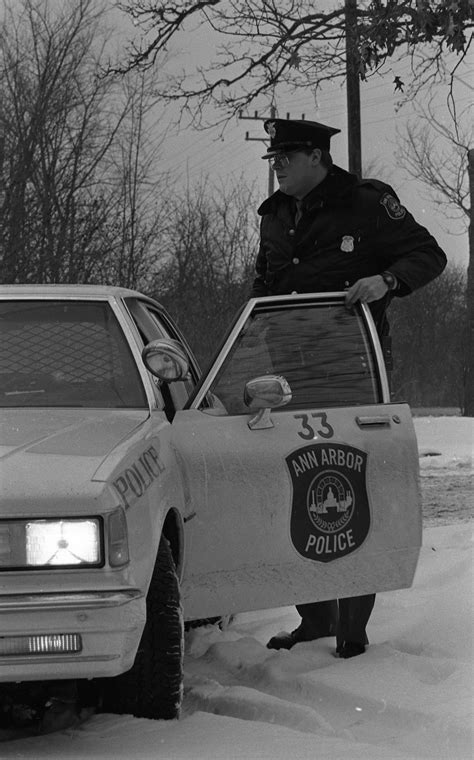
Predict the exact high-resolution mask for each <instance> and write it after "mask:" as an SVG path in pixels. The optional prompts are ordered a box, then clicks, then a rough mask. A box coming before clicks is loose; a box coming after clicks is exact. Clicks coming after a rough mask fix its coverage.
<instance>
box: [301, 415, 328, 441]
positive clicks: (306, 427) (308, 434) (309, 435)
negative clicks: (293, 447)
mask: <svg viewBox="0 0 474 760" xmlns="http://www.w3.org/2000/svg"><path fill="white" fill-rule="evenodd" d="M311 417H312V418H313V419H320V420H321V425H320V427H318V428H316V430H315V429H314V428H313V427H312V426H311V425H310V424H309V416H308V415H307V414H295V415H294V418H295V420H301V427H302V428H303V432H301V431H298V435H299V437H300V438H304V440H305V441H311V440H313V438H315V437H316V436H317V435H319V436H321V438H332V437H333V435H334V428H332V427H331V425H330V424H329V423H328V416H327V414H326V412H314V413H312V414H311Z"/></svg>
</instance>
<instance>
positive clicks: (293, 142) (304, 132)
mask: <svg viewBox="0 0 474 760" xmlns="http://www.w3.org/2000/svg"><path fill="white" fill-rule="evenodd" d="M263 127H264V129H265V132H267V134H269V135H270V147H269V148H268V149H267V153H266V155H265V156H262V158H271V157H272V156H274V155H275V153H281V152H282V151H287V150H301V149H304V148H320V149H321V150H329V144H330V140H331V137H332V136H333V135H337V133H338V132H340V131H341V130H340V129H335V128H334V127H328V126H326V124H319V122H317V121H306V120H305V119H302V120H298V121H296V120H294V119H267V120H266V121H265V122H264V123H263Z"/></svg>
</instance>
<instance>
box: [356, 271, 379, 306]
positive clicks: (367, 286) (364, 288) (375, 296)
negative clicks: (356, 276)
mask: <svg viewBox="0 0 474 760" xmlns="http://www.w3.org/2000/svg"><path fill="white" fill-rule="evenodd" d="M387 291H388V285H387V284H386V283H385V281H384V279H383V277H382V276H381V275H380V274H376V275H373V277H362V279H360V280H357V282H355V283H354V284H353V285H351V287H350V288H349V289H348V290H347V293H346V300H345V304H346V306H353V305H354V304H355V303H356V301H360V302H361V303H371V302H372V301H378V300H379V298H383V296H384V295H385V294H386V293H387Z"/></svg>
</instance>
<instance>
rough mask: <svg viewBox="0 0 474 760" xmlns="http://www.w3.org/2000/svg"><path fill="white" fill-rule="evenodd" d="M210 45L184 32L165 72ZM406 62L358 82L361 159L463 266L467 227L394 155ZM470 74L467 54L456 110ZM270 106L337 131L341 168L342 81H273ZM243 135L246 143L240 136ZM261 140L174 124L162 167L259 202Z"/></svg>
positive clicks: (438, 107) (441, 100)
mask: <svg viewBox="0 0 474 760" xmlns="http://www.w3.org/2000/svg"><path fill="white" fill-rule="evenodd" d="M115 18H116V20H117V21H116V23H117V25H118V26H119V27H120V28H121V29H122V34H123V35H124V37H125V38H127V35H130V34H131V33H133V34H135V38H136V35H137V34H138V33H137V30H136V29H133V28H132V27H130V25H129V24H127V22H126V21H125V20H124V18H123V17H122V16H120V15H118V16H115ZM213 43H214V38H213V37H211V36H210V34H209V31H206V32H205V33H198V32H194V33H193V34H189V35H188V36H187V37H186V38H184V41H183V39H181V40H180V42H179V47H178V44H177V45H176V50H175V51H174V52H173V56H172V57H171V59H170V60H171V69H172V68H173V67H176V69H178V68H179V67H181V66H186V67H187V68H188V70H192V68H193V67H195V66H197V65H198V64H205V63H206V61H207V60H208V59H209V55H210V53H211V52H212V50H213ZM409 67H410V62H409V60H408V59H404V60H402V61H399V62H395V61H392V62H390V64H389V67H388V68H387V71H386V73H385V74H384V75H383V76H382V75H379V74H377V75H375V76H373V77H371V78H369V79H368V80H367V81H366V82H363V83H361V88H360V92H361V127H362V163H363V166H366V167H370V172H369V174H371V175H372V176H375V177H376V178H377V179H382V180H384V181H386V182H388V183H389V184H391V185H392V187H393V188H394V190H395V191H396V192H397V193H398V195H399V196H400V199H401V201H402V202H403V203H404V204H405V205H406V206H407V208H408V209H409V210H410V211H411V212H412V214H413V215H414V217H415V219H416V220H417V221H418V222H419V223H421V224H423V225H424V226H426V227H427V228H428V229H429V231H430V232H431V233H432V234H433V235H434V236H435V237H436V239H437V240H438V242H439V244H440V245H441V247H442V248H443V249H444V250H445V252H446V254H447V256H448V259H449V261H451V262H453V263H454V264H457V265H460V266H463V267H464V266H467V263H468V235H467V226H465V225H464V226H463V224H462V223H461V222H460V221H457V222H453V221H451V220H450V219H448V218H447V216H446V213H444V211H443V209H442V208H441V209H440V208H439V207H438V206H437V205H436V204H435V203H434V202H433V200H432V199H431V198H430V195H429V191H428V189H427V188H426V187H425V186H423V185H422V183H421V182H419V181H417V180H414V179H411V178H409V177H408V176H407V174H406V173H405V172H404V171H403V170H402V168H401V167H400V165H399V162H398V160H397V158H396V155H395V154H396V151H397V130H400V131H402V132H403V130H404V126H405V124H406V123H407V121H409V120H412V119H413V118H415V116H414V110H413V104H412V103H407V104H405V105H404V106H403V107H402V108H399V101H400V93H395V92H394V86H393V79H394V76H395V75H396V76H399V77H400V78H401V79H402V80H403V81H405V82H407V81H408V80H409V77H410V74H409ZM473 71H474V56H473V55H471V56H470V58H469V59H468V60H467V61H466V62H465V63H463V65H462V66H461V67H460V68H459V70H458V71H457V78H456V87H455V97H456V106H457V108H458V109H459V110H463V109H464V108H466V107H467V106H468V105H469V103H472V94H473V90H474V87H473V86H472V84H471V83H472V81H473V79H472V72H473ZM275 104H276V107H277V116H279V117H281V118H286V115H287V114H290V118H297V119H299V118H301V117H302V115H303V114H304V116H305V118H306V119H311V120H315V121H319V122H323V123H325V124H329V125H331V126H333V127H336V128H338V129H340V130H341V134H339V135H337V136H336V137H335V138H333V140H332V143H331V152H332V155H333V158H334V161H335V163H337V164H338V165H340V166H342V167H343V168H347V166H348V157H347V128H346V123H347V108H346V95H345V88H344V82H343V81H342V80H338V81H337V82H333V83H327V84H326V85H325V86H324V87H323V88H322V89H321V90H319V92H318V94H317V99H315V96H314V93H313V92H312V91H310V89H309V88H306V89H301V90H299V91H298V93H297V94H289V93H288V92H287V91H285V90H284V88H283V86H278V87H277V89H276V99H275ZM259 106H260V107H259ZM255 111H257V113H258V116H259V117H262V116H267V115H269V108H268V106H267V104H266V103H265V102H262V103H260V104H259V103H258V102H257V103H256V105H255V106H252V107H251V108H250V109H249V112H247V113H244V114H242V115H243V116H247V117H248V116H251V117H253V116H254V114H255ZM434 112H435V114H436V116H438V117H444V114H445V113H446V92H445V91H444V90H442V89H438V91H437V96H436V100H435V105H434ZM177 113H178V110H177V109H176V108H175V107H171V106H166V107H165V106H161V107H157V108H156V111H155V116H154V119H155V121H154V125H153V128H155V129H157V130H162V129H163V128H164V126H165V125H166V124H168V123H171V122H173V121H174V120H175V118H176V116H177ZM247 132H248V133H249V134H248V136H249V138H250V139H249V140H246V133H247ZM262 137H265V133H264V130H263V126H262V122H261V121H258V120H247V119H240V118H237V117H234V118H232V119H231V120H230V121H229V123H228V124H227V125H226V128H225V130H224V132H223V134H222V127H218V128H210V129H206V130H200V131H197V130H195V129H192V128H190V127H187V128H183V129H182V130H181V131H179V132H178V131H177V130H176V128H175V127H172V128H171V129H170V130H169V132H168V134H167V136H166V139H165V142H164V144H163V148H162V158H161V160H160V169H162V170H163V171H167V170H169V171H170V175H171V176H172V178H173V180H174V181H176V182H177V183H178V185H179V184H182V185H183V186H185V185H186V184H191V185H193V184H198V183H199V181H200V179H202V177H203V176H208V177H209V179H210V180H211V182H215V183H216V184H219V183H221V182H224V183H225V182H232V181H236V180H238V181H240V180H242V181H244V182H246V183H247V184H252V183H255V186H256V191H257V197H258V198H259V199H260V200H262V201H263V200H264V198H265V197H266V195H267V192H268V163H267V162H266V161H262V160H261V156H262V155H263V154H264V152H265V150H266V146H265V143H263V142H261V141H259V140H258V138H262Z"/></svg>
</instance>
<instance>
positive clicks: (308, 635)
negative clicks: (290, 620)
mask: <svg viewBox="0 0 474 760" xmlns="http://www.w3.org/2000/svg"><path fill="white" fill-rule="evenodd" d="M334 634H335V631H334V630H333V626H330V630H329V631H324V632H321V631H320V632H318V633H315V632H313V631H309V630H308V628H307V627H305V626H304V623H300V625H299V626H298V628H295V630H294V631H291V633H287V632H286V631H282V632H281V633H277V635H276V636H272V638H271V639H270V641H269V642H268V644H267V649H291V648H292V647H294V645H295V644H300V643H301V642H302V641H315V640H316V639H322V638H325V637H326V636H334Z"/></svg>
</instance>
